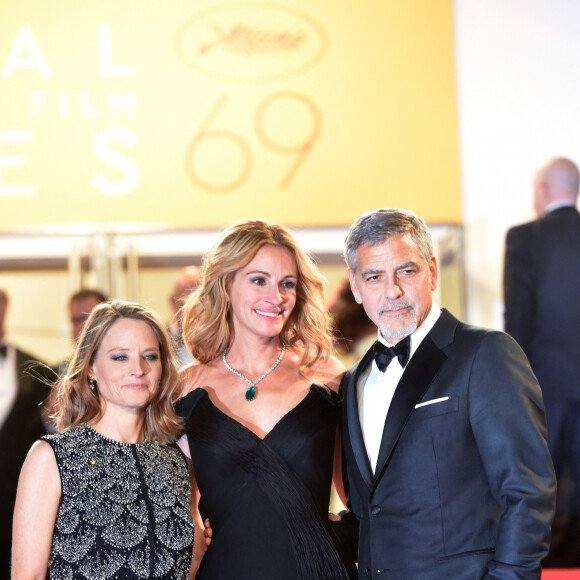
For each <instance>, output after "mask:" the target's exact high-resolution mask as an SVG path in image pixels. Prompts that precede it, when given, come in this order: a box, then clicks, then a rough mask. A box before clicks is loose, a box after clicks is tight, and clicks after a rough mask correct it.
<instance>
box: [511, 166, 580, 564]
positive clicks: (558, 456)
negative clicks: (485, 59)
mask: <svg viewBox="0 0 580 580" xmlns="http://www.w3.org/2000/svg"><path fill="white" fill-rule="evenodd" d="M579 183H580V174H579V171H578V167H577V166H576V165H575V164H574V163H573V162H572V161H570V160H569V159H564V158H558V159H552V160H551V161H549V162H548V163H546V165H544V166H543V167H542V168H541V169H540V170H539V171H538V172H537V174H536V177H535V180H534V209H535V211H536V214H537V219H535V220H534V221H531V222H529V223H525V224H523V225H518V226H516V227H513V228H511V229H510V230H509V231H508V234H507V238H506V253H505V264H504V302H505V330H506V332H508V333H509V334H511V335H512V337H513V338H515V339H516V341H517V342H518V343H519V344H520V346H521V347H522V349H523V351H524V352H525V353H526V355H527V357H528V359H529V361H530V364H531V366H532V369H533V371H534V373H535V374H536V376H537V378H538V381H539V383H540V387H541V388H542V393H543V397H544V403H545V407H546V419H547V423H548V445H549V448H550V452H551V454H552V458H553V461H554V467H555V469H556V475H557V477H558V482H559V484H561V488H562V491H565V490H566V489H567V487H568V483H571V484H572V485H571V491H570V493H568V494H567V495H568V497H567V499H566V501H567V503H568V505H566V506H563V505H562V504H560V506H559V514H558V515H557V517H556V520H555V525H554V530H553V538H552V550H551V552H550V555H549V556H548V559H547V560H546V562H545V563H546V564H549V565H554V566H578V565H580V306H579V297H580V213H579V212H578V210H577V208H576V203H577V201H578V189H579ZM560 499H563V496H562V495H560ZM563 510H565V512H566V519H567V521H566V525H565V526H563V525H562V524H563V519H562V515H563ZM564 527H566V528H567V532H566V535H565V536H563V529H564Z"/></svg>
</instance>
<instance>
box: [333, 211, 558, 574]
mask: <svg viewBox="0 0 580 580" xmlns="http://www.w3.org/2000/svg"><path fill="white" fill-rule="evenodd" d="M345 258H346V262H347V265H348V268H349V272H348V274H349V279H350V282H351V288H352V291H353V294H354V296H355V298H356V300H357V301H358V302H360V303H362V304H363V306H364V308H365V311H366V313H367V315H368V316H369V318H371V319H372V320H373V322H374V323H375V324H376V325H377V326H378V327H379V333H378V340H377V342H376V343H375V345H374V346H373V347H371V349H370V350H369V351H368V352H367V353H366V354H365V355H364V356H363V358H362V359H361V360H360V361H359V362H358V363H356V364H355V365H354V366H353V367H351V368H350V369H349V371H348V372H347V373H346V375H345V377H344V379H343V381H342V383H341V388H342V392H343V416H342V420H343V433H342V436H343V446H344V455H345V460H346V470H347V474H348V485H349V506H350V509H351V511H352V513H353V514H354V515H355V516H356V517H357V518H358V519H359V520H360V543H359V568H358V572H359V578H361V579H363V578H372V579H377V578H394V579H397V580H399V579H405V580H407V579H409V580H418V579H420V580H441V579H442V578H452V579H453V580H477V579H481V578H485V579H489V580H491V579H502V580H507V579H513V580H515V579H516V578H517V579H524V578H525V579H538V578H540V574H541V565H540V561H541V559H542V557H543V556H544V555H545V554H546V552H547V551H548V546H549V541H550V523H551V520H552V517H553V512H554V504H555V493H556V485H555V477H554V471H553V467H552V461H551V459H550V454H549V451H548V446H547V442H546V424H545V416H544V407H543V402H542V395H541V392H540V388H539V385H538V383H537V381H536V379H535V377H534V375H533V373H532V371H531V369H530V367H529V364H528V361H527V359H526V357H525V355H524V354H523V352H522V351H521V349H520V347H519V346H518V345H517V344H516V342H515V341H514V340H513V339H512V338H511V337H509V336H508V335H507V334H505V333H502V332H497V331H493V330H488V329H483V328H477V327H474V326H471V325H468V324H465V323H463V322H460V321H459V320H458V319H457V318H455V317H454V316H453V315H452V314H451V313H450V312H448V311H447V310H445V309H440V308H439V307H438V306H437V305H436V304H435V303H434V302H433V299H432V292H433V291H434V290H435V288H436V286H437V276H438V271H437V262H436V259H435V257H434V255H433V244H432V241H431V237H430V234H429V231H428V229H427V226H426V225H425V222H424V221H423V220H421V219H420V218H418V217H417V216H415V215H414V214H412V213H411V212H409V211H406V210H398V209H379V210H375V211H372V212H368V213H366V214H364V215H362V216H361V217H360V218H358V219H357V220H356V221H355V223H354V224H353V226H352V227H351V229H350V231H349V234H348V236H347V239H346V249H345Z"/></svg>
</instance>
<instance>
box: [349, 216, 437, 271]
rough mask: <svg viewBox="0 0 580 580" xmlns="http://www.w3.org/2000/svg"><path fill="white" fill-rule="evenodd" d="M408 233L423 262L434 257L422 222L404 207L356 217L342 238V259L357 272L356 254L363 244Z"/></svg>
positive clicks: (370, 243) (425, 225)
mask: <svg viewBox="0 0 580 580" xmlns="http://www.w3.org/2000/svg"><path fill="white" fill-rule="evenodd" d="M401 235H403V236H405V235H406V236H409V238H410V239H411V240H412V241H413V242H414V243H415V244H417V247H418V248H419V251H420V252H421V255H422V256H423V258H424V259H425V262H427V263H429V261H430V260H431V258H432V257H433V240H432V239H431V234H430V233H429V228H428V227H427V224H426V223H425V221H424V220H423V219H422V218H420V217H418V216H416V215H415V214H414V213H413V212H411V211H409V210H406V209H397V208H390V207H385V208H382V209H375V210H373V211H368V212H366V213H364V214H363V215H361V216H360V217H359V218H357V219H356V220H355V222H354V223H353V224H352V226H351V227H350V230H349V231H348V235H347V236H346V240H345V241H344V254H343V255H344V259H345V261H346V265H347V266H348V268H349V270H352V271H353V272H356V266H357V263H356V253H357V250H358V249H359V248H360V247H361V246H364V245H369V246H377V245H379V244H382V243H383V242H384V241H385V240H386V239H387V238H390V237H392V236H401Z"/></svg>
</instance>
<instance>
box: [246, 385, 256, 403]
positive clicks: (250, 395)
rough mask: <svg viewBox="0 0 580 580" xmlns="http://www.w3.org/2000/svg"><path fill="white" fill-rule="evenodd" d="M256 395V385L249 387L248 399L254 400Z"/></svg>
mask: <svg viewBox="0 0 580 580" xmlns="http://www.w3.org/2000/svg"><path fill="white" fill-rule="evenodd" d="M255 396H256V389H254V387H248V390H247V391H246V401H253V400H254V397H255Z"/></svg>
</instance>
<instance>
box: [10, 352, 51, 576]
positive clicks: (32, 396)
mask: <svg viewBox="0 0 580 580" xmlns="http://www.w3.org/2000/svg"><path fill="white" fill-rule="evenodd" d="M36 362H37V361H36V360H35V359H34V358H33V357H32V356H31V355H29V354H27V353H25V352H23V351H21V350H18V349H16V367H17V369H16V371H17V377H18V391H17V394H16V399H15V400H14V404H13V405H12V409H11V410H10V413H9V414H8V416H7V417H6V420H5V421H4V424H3V425H2V427H1V428H0V466H1V467H0V469H1V475H0V579H1V580H5V579H6V578H9V577H10V575H9V566H10V548H11V544H12V514H13V510H14V501H15V499H16V488H17V486H18V476H19V475H20V469H21V467H22V464H23V463H24V459H25V458H26V454H27V453H28V450H29V449H30V446H31V445H32V444H33V443H34V442H35V441H36V440H37V439H38V438H39V437H42V435H44V434H45V433H46V430H45V428H44V426H43V423H42V419H41V412H42V403H43V401H44V400H45V399H46V397H47V395H48V392H49V387H48V386H47V385H46V384H45V380H46V379H48V375H47V374H46V372H45V371H44V370H43V367H38V366H36V367H35V366H34V363H36ZM37 364H38V363H37ZM31 365H32V366H31Z"/></svg>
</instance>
